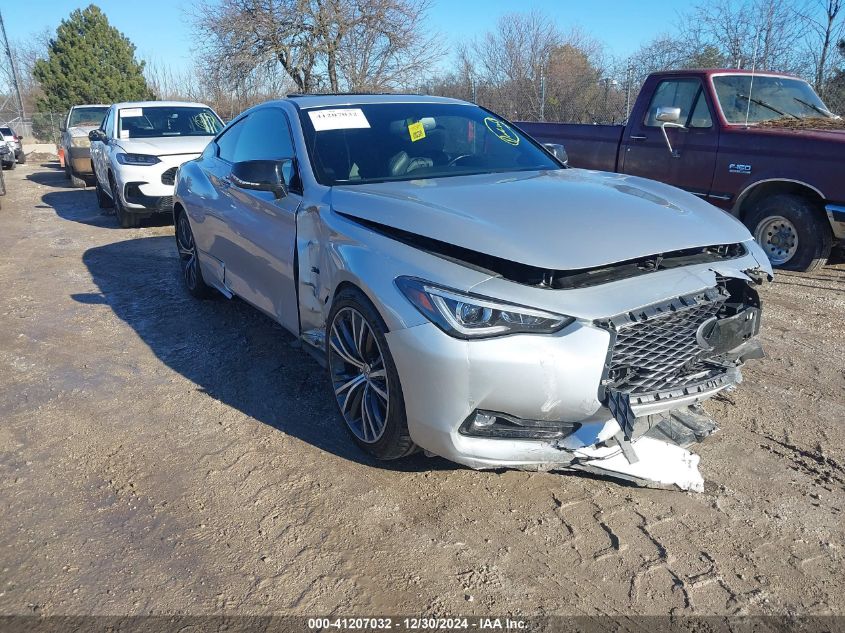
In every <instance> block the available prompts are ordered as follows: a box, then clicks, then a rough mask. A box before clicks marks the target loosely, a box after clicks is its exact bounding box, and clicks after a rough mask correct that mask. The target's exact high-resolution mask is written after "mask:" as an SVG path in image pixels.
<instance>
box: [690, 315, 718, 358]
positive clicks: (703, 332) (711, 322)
mask: <svg viewBox="0 0 845 633" xmlns="http://www.w3.org/2000/svg"><path fill="white" fill-rule="evenodd" d="M718 320H719V319H717V318H716V317H710V318H709V319H707V320H706V321H705V322H704V323H702V324H701V325H699V326H698V329H697V330H696V331H695V342H696V343H698V346H699V347H700V348H701V349H703V350H707V351H710V350H711V349H713V346H712V345H711V344H710V338H711V337H712V336H713V332H715V330H716V323H717V321H718Z"/></svg>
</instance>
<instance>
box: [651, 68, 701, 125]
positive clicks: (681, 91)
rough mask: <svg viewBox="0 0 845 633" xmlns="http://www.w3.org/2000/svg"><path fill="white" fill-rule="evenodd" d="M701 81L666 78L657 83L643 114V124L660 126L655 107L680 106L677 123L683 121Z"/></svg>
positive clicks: (687, 114)
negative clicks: (679, 115)
mask: <svg viewBox="0 0 845 633" xmlns="http://www.w3.org/2000/svg"><path fill="white" fill-rule="evenodd" d="M700 87H701V83H700V82H699V81H698V79H666V80H663V81H661V82H660V83H659V84H658V85H657V89H656V90H655V91H654V96H652V98H651V103H650V104H649V105H648V110H647V111H646V114H645V121H644V124H645V125H646V126H647V127H660V121H658V120H657V119H656V116H657V108H680V109H681V117H680V119H678V122H679V123H684V122H685V121H686V120H687V117H689V114H690V111H691V110H692V107H693V102H694V101H695V98H696V96H697V95H698V92H699V88H700Z"/></svg>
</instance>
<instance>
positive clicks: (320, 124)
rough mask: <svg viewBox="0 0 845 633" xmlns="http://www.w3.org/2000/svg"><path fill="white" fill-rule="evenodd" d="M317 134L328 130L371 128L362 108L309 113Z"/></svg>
mask: <svg viewBox="0 0 845 633" xmlns="http://www.w3.org/2000/svg"><path fill="white" fill-rule="evenodd" d="M308 116H309V117H311V123H312V124H313V125H314V131H315V132H324V131H326V130H354V129H361V128H368V127H370V122H369V121H367V117H366V116H364V112H363V111H362V110H361V108H342V109H335V110H317V111H316V112H309V113H308Z"/></svg>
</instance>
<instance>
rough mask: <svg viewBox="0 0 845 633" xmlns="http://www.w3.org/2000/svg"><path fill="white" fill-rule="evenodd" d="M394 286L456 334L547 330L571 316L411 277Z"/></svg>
mask: <svg viewBox="0 0 845 633" xmlns="http://www.w3.org/2000/svg"><path fill="white" fill-rule="evenodd" d="M396 286H397V287H398V288H399V290H401V291H402V294H404V295H405V296H406V297H407V298H408V301H410V302H411V303H412V304H414V307H416V308H417V310H419V311H420V312H422V313H423V315H425V316H426V317H427V318H428V319H429V320H430V321H431V322H432V323H434V324H435V325H436V326H438V327H439V328H440V329H441V330H443V331H444V332H446V334H449V335H451V336H454V337H457V338H485V337H490V336H503V335H505V334H516V333H519V332H522V333H532V334H551V333H553V332H557V331H558V330H561V329H563V328H565V327H566V326H567V325H569V324H570V323H572V322H573V321H574V320H575V319H574V318H573V317H570V316H565V315H563V314H554V313H551V312H543V311H541V310H535V309H533V308H526V307H524V306H519V305H515V304H511V303H506V302H503V301H499V300H497V299H488V298H486V297H477V296H474V295H468V294H465V293H462V292H458V291H457V290H451V289H449V288H443V287H441V286H437V285H435V284H432V283H429V282H427V281H423V280H421V279H415V278H413V277H397V278H396Z"/></svg>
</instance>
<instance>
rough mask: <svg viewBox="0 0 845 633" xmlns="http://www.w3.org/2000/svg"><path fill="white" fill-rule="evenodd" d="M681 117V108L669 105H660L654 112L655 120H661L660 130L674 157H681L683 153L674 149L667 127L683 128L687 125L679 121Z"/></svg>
mask: <svg viewBox="0 0 845 633" xmlns="http://www.w3.org/2000/svg"><path fill="white" fill-rule="evenodd" d="M680 118H681V109H680V108H673V107H668V106H659V107H658V108H657V109H656V110H655V112H654V120H655V121H659V122H660V131H661V132H663V140H664V141H666V147H668V148H669V153H670V154H671V155H672V158H680V157H681V155H680V154H679V153H678V151H677V150H675V149H672V143H671V142H670V141H669V135H668V134H666V128H667V127H679V128H681V129H682V130H685V129H686V126H684V125H681V124H680V123H678V121H679V120H680Z"/></svg>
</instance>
